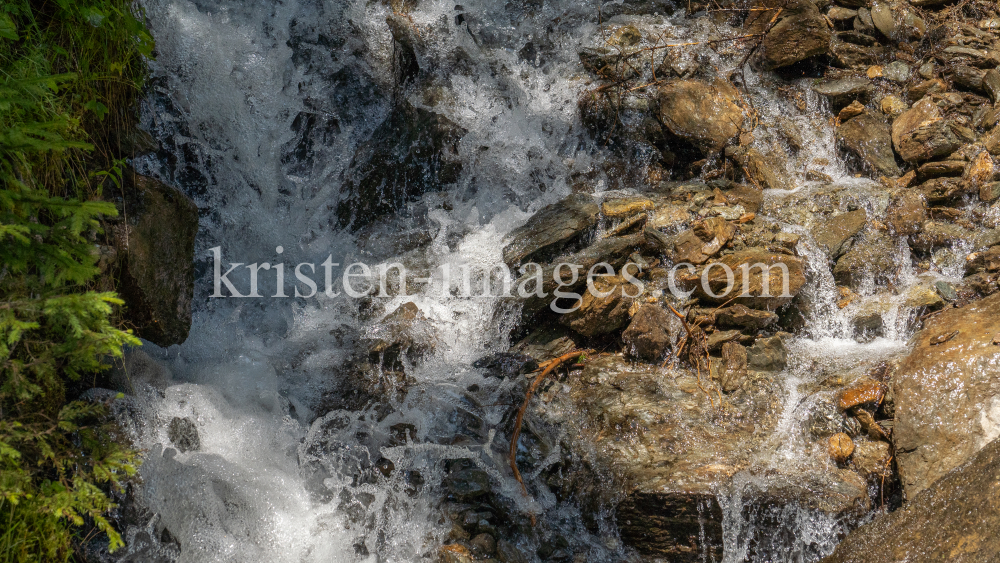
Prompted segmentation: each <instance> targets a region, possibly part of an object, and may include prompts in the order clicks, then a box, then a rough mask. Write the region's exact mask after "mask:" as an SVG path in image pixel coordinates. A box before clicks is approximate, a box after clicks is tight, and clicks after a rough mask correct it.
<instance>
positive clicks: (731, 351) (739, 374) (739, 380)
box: [719, 342, 748, 393]
mask: <svg viewBox="0 0 1000 563" xmlns="http://www.w3.org/2000/svg"><path fill="white" fill-rule="evenodd" d="M722 363H723V372H722V375H721V377H720V378H719V384H720V385H721V386H722V391H723V392H724V393H732V392H733V391H736V390H737V389H739V388H741V387H742V386H743V385H745V380H746V377H747V365H748V356H747V349H746V348H744V347H743V346H742V345H741V344H739V343H737V342H726V343H725V344H723V345H722Z"/></svg>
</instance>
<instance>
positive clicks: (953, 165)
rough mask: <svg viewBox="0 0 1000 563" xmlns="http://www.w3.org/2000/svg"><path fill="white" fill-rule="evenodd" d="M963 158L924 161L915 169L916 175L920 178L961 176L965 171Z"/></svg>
mask: <svg viewBox="0 0 1000 563" xmlns="http://www.w3.org/2000/svg"><path fill="white" fill-rule="evenodd" d="M966 164H968V163H967V162H965V161H964V160H940V161H937V162H925V163H924V164H921V165H920V168H918V169H917V176H919V177H920V179H922V180H923V179H927V178H940V177H942V176H961V175H962V172H964V171H965V165H966Z"/></svg>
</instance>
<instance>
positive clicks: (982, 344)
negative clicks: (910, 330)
mask: <svg viewBox="0 0 1000 563" xmlns="http://www.w3.org/2000/svg"><path fill="white" fill-rule="evenodd" d="M998 311H1000V294H995V295H992V296H990V297H987V298H985V299H983V300H981V301H977V302H975V303H972V304H969V305H966V306H965V307H962V308H955V309H945V310H943V311H942V312H941V313H939V314H938V315H935V316H933V317H931V318H930V319H928V320H927V323H926V325H925V328H924V329H923V330H922V331H920V332H918V333H917V334H916V336H915V337H914V340H915V341H916V345H915V346H914V348H913V350H912V351H911V352H910V354H909V355H908V356H907V357H906V358H905V359H904V360H903V361H902V362H901V363H900V365H899V368H898V369H897V371H896V374H895V375H894V376H893V380H892V391H893V397H894V401H895V417H896V421H895V425H894V429H893V437H892V438H893V442H894V443H895V446H896V461H897V464H898V467H899V475H900V479H901V481H902V483H903V489H904V493H905V494H906V497H907V498H909V499H912V498H914V495H916V494H917V493H918V492H920V491H922V490H924V489H925V488H927V487H928V486H929V485H930V484H931V483H933V482H934V481H935V480H937V479H938V478H940V477H941V476H942V475H944V474H945V473H947V472H948V471H950V470H951V469H953V468H955V467H957V466H958V465H960V464H961V463H963V462H964V461H966V460H967V459H969V458H970V457H971V456H972V455H973V454H974V453H976V452H977V451H979V449H980V448H982V447H983V446H985V445H986V444H987V443H989V442H990V441H991V440H993V439H995V438H997V437H998V436H1000V348H998V347H997V346H995V345H994V344H993V343H992V339H993V335H994V334H996V333H997V332H1000V314H998ZM956 331H957V334H955V335H954V336H953V337H951V338H949V339H948V340H947V341H944V342H938V343H936V339H937V338H938V337H939V336H941V335H942V334H946V335H947V334H954V333H955V332H956Z"/></svg>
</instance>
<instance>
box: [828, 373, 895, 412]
mask: <svg viewBox="0 0 1000 563" xmlns="http://www.w3.org/2000/svg"><path fill="white" fill-rule="evenodd" d="M887 390H888V389H887V387H886V385H885V384H884V383H881V382H879V381H874V380H872V379H863V380H861V381H859V382H857V383H855V384H854V385H851V386H850V387H848V388H847V389H844V390H843V391H841V393H840V397H839V398H838V399H837V404H838V406H839V407H840V408H841V409H843V410H847V409H849V408H853V407H856V406H859V405H866V404H874V405H878V404H879V403H881V402H882V399H883V398H884V397H885V392H886V391H887Z"/></svg>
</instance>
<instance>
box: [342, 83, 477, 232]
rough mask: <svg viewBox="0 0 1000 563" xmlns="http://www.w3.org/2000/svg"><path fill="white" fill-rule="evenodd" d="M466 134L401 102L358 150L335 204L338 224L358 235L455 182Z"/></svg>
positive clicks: (460, 129)
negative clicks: (368, 226)
mask: <svg viewBox="0 0 1000 563" xmlns="http://www.w3.org/2000/svg"><path fill="white" fill-rule="evenodd" d="M465 133H466V130H465V129H464V128H462V127H460V126H459V125H457V124H456V123H454V122H452V121H451V120H449V119H448V118H446V117H444V116H442V115H440V114H437V113H434V112H432V111H427V110H425V109H422V108H418V107H416V106H413V105H411V104H410V103H408V102H404V103H403V104H402V105H401V106H400V107H397V108H396V109H395V110H394V111H392V112H391V113H390V114H389V117H387V118H386V120H385V121H383V122H382V124H381V125H379V126H378V127H377V128H376V129H375V131H374V132H373V133H372V136H371V137H370V138H369V139H368V140H367V141H365V142H364V143H362V144H361V146H359V147H358V150H357V151H356V152H355V153H354V158H353V159H352V161H351V164H350V167H349V168H348V171H347V172H346V180H345V182H344V185H343V188H342V189H341V200H340V202H339V203H338V204H337V209H336V214H337V223H338V225H340V226H341V227H349V228H350V229H351V230H352V231H357V230H358V229H361V228H362V227H364V226H366V225H369V224H371V223H373V222H374V221H376V220H378V219H380V218H382V217H384V216H386V215H389V214H392V213H397V212H400V211H402V210H404V209H405V207H406V204H407V203H409V202H411V201H413V200H415V199H416V198H418V197H420V196H422V195H423V194H425V193H428V192H436V191H440V190H441V189H442V188H443V187H444V186H445V185H447V184H452V183H454V182H456V181H458V176H459V174H460V173H461V171H462V160H461V158H460V157H459V155H458V143H459V141H461V139H462V137H464V136H465Z"/></svg>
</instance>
